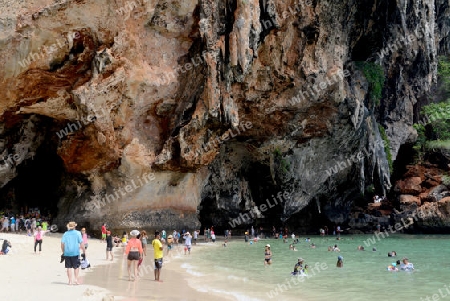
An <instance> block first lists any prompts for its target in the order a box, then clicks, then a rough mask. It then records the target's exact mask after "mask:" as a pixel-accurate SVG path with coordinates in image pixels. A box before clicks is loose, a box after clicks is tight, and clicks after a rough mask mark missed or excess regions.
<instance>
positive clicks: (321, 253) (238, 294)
mask: <svg viewBox="0 0 450 301" xmlns="http://www.w3.org/2000/svg"><path fill="white" fill-rule="evenodd" d="M370 237H372V236H371V235H354V236H350V235H349V236H342V238H341V240H339V241H338V240H336V238H335V237H333V236H327V237H320V236H315V237H314V236H310V238H311V242H310V243H315V244H316V248H315V249H312V248H310V247H309V245H310V243H307V242H305V237H303V238H300V243H298V244H296V245H295V246H296V248H297V249H298V251H297V252H295V251H292V250H289V243H290V242H291V241H292V240H291V239H289V240H288V242H289V243H283V241H282V240H275V239H266V240H260V241H259V242H257V243H253V244H252V245H249V244H246V243H245V242H244V240H243V239H239V240H238V239H233V240H231V242H229V243H228V246H227V247H226V248H224V247H221V243H222V242H221V241H219V242H216V244H217V246H216V247H211V248H207V250H205V252H201V254H199V255H201V256H192V257H190V258H189V260H186V262H185V263H184V264H183V265H182V267H183V268H184V269H186V270H187V272H188V273H190V274H191V277H190V279H189V284H190V285H191V286H193V287H194V288H196V289H198V290H201V291H209V292H216V293H221V294H223V295H224V296H229V297H230V298H231V299H234V300H315V301H322V300H323V301H325V300H337V301H340V300H367V301H371V300H374V301H375V300H377V301H378V300H393V301H394V300H395V301H397V300H418V301H419V300H421V298H423V299H422V300H426V297H427V296H429V297H430V299H429V300H432V299H431V298H432V295H433V294H438V296H439V299H436V300H450V296H447V295H449V293H448V291H450V277H449V276H450V236H443V235H401V234H398V235H394V236H392V235H391V236H390V237H386V238H384V239H383V238H381V239H380V240H379V241H378V240H377V242H376V243H375V244H373V245H370V246H369V247H367V246H365V244H364V241H365V240H367V239H368V238H370ZM267 243H269V244H270V245H271V249H272V252H273V254H274V255H273V258H272V259H273V264H272V265H271V266H270V267H267V268H266V267H264V263H263V262H264V245H265V244H267ZM210 244H212V243H210ZM334 244H337V245H338V247H339V248H340V249H341V252H329V251H328V250H327V249H328V246H332V245H334ZM358 245H363V246H365V249H366V250H365V251H358V250H357V246H358ZM372 247H376V248H377V251H375V252H374V251H372ZM392 250H395V251H396V252H397V257H388V256H387V253H388V252H389V251H392ZM193 252H195V247H194V248H193ZM338 255H341V256H343V257H344V267H343V268H337V267H336V262H337V256H338ZM404 256H406V257H408V258H409V261H410V262H412V263H413V264H414V267H415V271H414V272H401V271H400V272H389V271H387V266H388V265H389V264H390V263H392V262H395V261H396V260H397V259H400V260H401V259H402V258H403V257H404ZM298 257H302V258H303V259H305V263H306V264H308V265H309V266H310V267H311V268H313V267H314V266H315V265H316V264H317V267H318V269H317V270H316V271H315V272H313V271H311V270H310V272H309V275H310V276H309V277H304V281H303V282H295V283H294V282H292V280H291V279H292V277H295V276H291V275H290V272H291V271H293V268H294V265H295V263H296V262H297V258H298ZM321 267H322V268H323V269H322V268H321ZM297 279H298V278H297ZM286 281H289V283H290V284H291V285H290V287H289V285H288V283H287V282H286ZM283 284H284V285H285V286H282V285H283ZM276 288H278V295H277V296H275V294H274V292H272V298H270V296H269V294H270V292H271V290H272V291H273V290H275V289H276ZM446 288H448V291H447V290H446ZM280 289H283V291H280ZM439 289H441V292H439ZM435 298H436V297H435Z"/></svg>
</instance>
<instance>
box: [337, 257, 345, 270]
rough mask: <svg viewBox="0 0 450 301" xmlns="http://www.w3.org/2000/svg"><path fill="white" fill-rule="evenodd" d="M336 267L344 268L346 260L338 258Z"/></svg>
mask: <svg viewBox="0 0 450 301" xmlns="http://www.w3.org/2000/svg"><path fill="white" fill-rule="evenodd" d="M336 267H338V268H342V267H344V258H343V257H342V256H340V255H339V256H338V261H337V263H336Z"/></svg>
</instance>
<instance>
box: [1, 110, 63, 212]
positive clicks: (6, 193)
mask: <svg viewBox="0 0 450 301" xmlns="http://www.w3.org/2000/svg"><path fill="white" fill-rule="evenodd" d="M34 120H37V121H36V122H35V123H34V127H35V129H36V137H35V138H34V139H33V142H32V143H34V144H39V143H40V144H39V145H38V146H37V145H35V146H36V151H35V152H34V154H32V155H30V156H28V157H27V159H26V160H23V161H22V162H20V164H17V165H16V166H15V169H16V175H15V177H14V178H13V179H11V180H10V181H9V182H8V183H7V184H6V185H5V186H4V187H2V188H1V189H0V208H2V209H3V210H4V211H5V212H6V213H11V214H24V215H26V214H27V213H33V212H36V209H37V210H39V213H40V216H44V217H51V218H53V217H55V216H56V215H57V214H58V201H59V199H60V197H61V196H62V193H63V191H62V190H61V181H62V179H63V178H64V173H65V169H64V164H63V161H62V159H61V158H60V157H59V156H58V154H57V145H58V138H57V137H56V135H55V131H54V130H53V129H55V123H54V121H53V120H52V119H50V118H47V117H40V118H36V117H35V119H34ZM18 133H20V132H19V131H18V132H16V133H15V134H16V135H17V134H18ZM19 136H20V135H19ZM38 136H41V139H39V138H37V137H38ZM40 141H41V142H40Z"/></svg>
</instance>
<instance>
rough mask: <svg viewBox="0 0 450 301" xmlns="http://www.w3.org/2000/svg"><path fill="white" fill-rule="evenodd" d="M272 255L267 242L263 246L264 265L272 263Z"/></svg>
mask: <svg viewBox="0 0 450 301" xmlns="http://www.w3.org/2000/svg"><path fill="white" fill-rule="evenodd" d="M272 255H273V254H272V251H271V250H270V245H269V244H267V245H266V246H265V248H264V266H266V265H270V264H272Z"/></svg>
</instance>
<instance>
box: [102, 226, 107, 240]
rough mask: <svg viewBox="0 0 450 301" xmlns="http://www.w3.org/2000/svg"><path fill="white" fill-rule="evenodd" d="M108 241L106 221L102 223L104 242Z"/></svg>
mask: <svg viewBox="0 0 450 301" xmlns="http://www.w3.org/2000/svg"><path fill="white" fill-rule="evenodd" d="M104 241H105V242H106V223H103V224H102V242H104Z"/></svg>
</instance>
